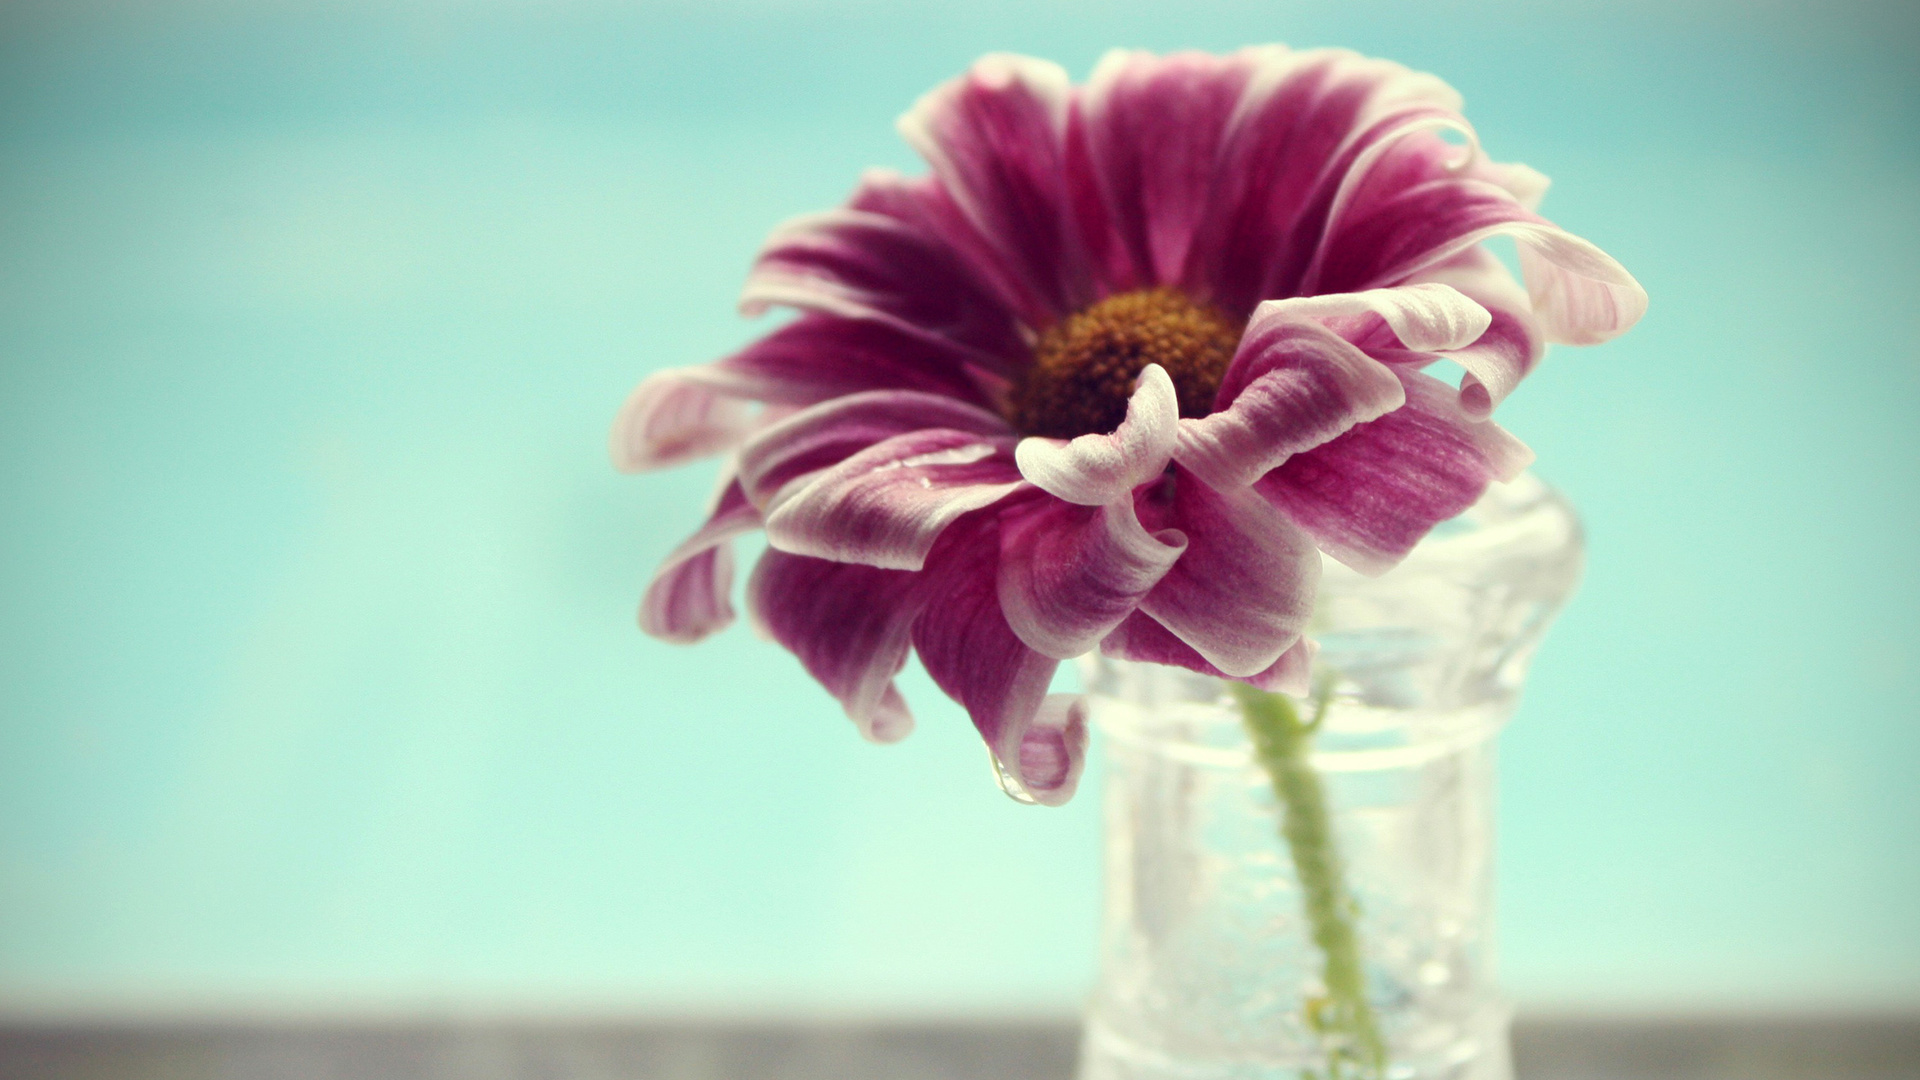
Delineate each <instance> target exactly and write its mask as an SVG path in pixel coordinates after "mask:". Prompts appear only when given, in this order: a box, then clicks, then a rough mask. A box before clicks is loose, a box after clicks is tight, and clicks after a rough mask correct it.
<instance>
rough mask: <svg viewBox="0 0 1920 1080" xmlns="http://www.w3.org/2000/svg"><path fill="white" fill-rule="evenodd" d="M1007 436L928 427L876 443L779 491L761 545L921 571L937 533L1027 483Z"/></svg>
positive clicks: (824, 557)
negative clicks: (765, 543)
mask: <svg viewBox="0 0 1920 1080" xmlns="http://www.w3.org/2000/svg"><path fill="white" fill-rule="evenodd" d="M1012 449H1013V448H1012V446H1011V440H1007V439H991V438H982V437H980V436H979V435H976V434H973V433H971V432H966V431H953V430H950V429H946V428H932V429H928V430H923V431H913V432H909V433H907V434H904V435H896V436H894V437H893V438H890V439H887V440H886V441H884V442H880V443H875V444H874V445H872V446H869V447H867V448H866V449H865V450H862V451H860V452H859V453H857V454H855V455H853V456H852V457H849V458H847V459H846V460H845V461H842V462H840V463H839V464H838V465H835V466H833V467H832V468H830V469H826V470H824V471H822V472H820V473H818V474H815V475H813V476H812V477H809V478H804V479H801V480H799V481H796V482H794V483H791V484H788V485H787V486H785V487H783V488H781V489H780V491H779V492H778V493H776V494H775V495H774V497H773V499H772V501H771V502H770V503H769V504H768V507H767V542H768V543H769V544H772V545H773V546H774V547H777V548H779V549H781V550H782V551H790V552H793V553H795V554H798V555H812V556H815V557H816V558H822V559H834V560H837V561H840V562H857V563H865V564H867V565H869V566H880V567H886V568H888V569H893V570H918V569H920V567H921V566H922V565H923V564H924V563H925V561H926V558H927V553H928V552H930V551H932V550H933V544H934V541H936V540H938V539H939V538H940V533H941V532H942V531H944V530H945V529H946V527H947V526H948V525H950V524H952V523H953V522H954V521H955V520H956V519H958V518H959V517H960V516H961V515H962V514H965V513H968V512H969V511H973V510H978V509H981V508H982V507H986V506H991V505H993V504H994V503H996V502H999V501H1000V500H1001V499H1003V498H1005V497H1006V496H1008V495H1009V494H1012V493H1013V491H1014V490H1016V489H1017V488H1020V487H1021V486H1023V484H1024V483H1025V482H1024V481H1022V480H1021V479H1020V472H1019V470H1018V469H1016V468H1015V467H1014V464H1013V454H1012V452H1011V451H1012Z"/></svg>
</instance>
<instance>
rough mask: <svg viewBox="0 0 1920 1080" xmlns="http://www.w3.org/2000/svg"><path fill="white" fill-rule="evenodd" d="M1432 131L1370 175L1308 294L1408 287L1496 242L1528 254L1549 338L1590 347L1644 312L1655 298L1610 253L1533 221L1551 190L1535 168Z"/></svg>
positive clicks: (1358, 184) (1336, 226)
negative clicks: (1465, 153)
mask: <svg viewBox="0 0 1920 1080" xmlns="http://www.w3.org/2000/svg"><path fill="white" fill-rule="evenodd" d="M1468 149H1469V150H1470V151H1472V153H1471V154H1470V155H1469V157H1468V159H1467V160H1465V161H1462V160H1461V152H1460V150H1459V148H1456V147H1453V146H1450V145H1449V144H1447V143H1446V142H1444V141H1442V140H1441V139H1440V138H1438V137H1437V136H1435V135H1434V134H1432V133H1431V132H1427V131H1413V132H1409V133H1406V134H1405V135H1404V137H1401V138H1399V139H1397V141H1395V142H1394V143H1393V145H1392V146H1391V147H1390V148H1389V150H1388V151H1387V152H1385V153H1383V154H1381V155H1379V156H1378V159H1377V160H1376V161H1374V162H1372V163H1371V166H1370V168H1368V169H1367V170H1366V171H1365V172H1364V173H1359V172H1356V175H1355V176H1354V177H1353V178H1350V183H1349V188H1350V190H1351V195H1350V197H1348V198H1346V199H1345V200H1344V201H1343V202H1342V205H1341V208H1340V210H1339V213H1338V216H1337V217H1336V218H1335V219H1334V220H1332V221H1330V222H1329V224H1328V227H1327V233H1326V238H1325V240H1324V241H1323V243H1322V244H1321V245H1320V249H1319V251H1318V252H1317V253H1316V257H1315V258H1316V261H1315V263H1314V267H1313V270H1312V271H1311V272H1310V273H1309V274H1308V276H1307V278H1306V279H1305V285H1304V288H1305V291H1309V292H1346V291H1352V290H1356V289H1365V288H1369V287H1372V286H1378V285H1389V284H1394V283H1397V282H1402V281H1406V280H1408V279H1409V278H1411V277H1412V276H1414V275H1416V274H1418V273H1419V272H1420V271H1421V270H1423V269H1425V268H1427V267H1430V266H1433V265H1436V264H1439V263H1442V262H1445V261H1447V260H1448V259H1451V258H1453V257H1454V256H1455V255H1458V254H1459V253H1461V252H1462V251H1465V250H1466V249H1468V248H1470V247H1472V246H1474V245H1476V244H1479V243H1480V242H1481V241H1483V240H1486V239H1488V238H1489V237H1493V236H1498V235H1506V236H1511V237H1512V238H1513V239H1514V242H1515V243H1516V245H1517V246H1518V247H1519V249H1520V267H1521V271H1522V273H1523V276H1524V277H1525V278H1526V281H1527V291H1528V294H1529V297H1530V299H1531V303H1532V308H1533V313H1534V315H1535V317H1536V318H1537V319H1538V320H1539V324H1540V327H1541V329H1542V331H1543V332H1544V334H1545V336H1546V339H1547V340H1548V341H1553V342H1561V343H1564V344H1569V345H1591V344H1596V343H1598V342H1602V341H1606V340H1608V339H1610V338H1613V337H1615V336H1616V335H1618V334H1621V333H1623V332H1625V331H1626V330H1627V329H1628V328H1629V327H1631V326H1633V324H1634V323H1635V322H1638V321H1639V319H1640V316H1641V315H1643V314H1645V313H1646V308H1647V293H1646V290H1645V289H1643V288H1641V287H1640V283H1639V282H1637V281H1635V280H1634V279H1633V275H1631V274H1629V273H1627V271H1626V269H1625V268H1624V267H1622V266H1621V265H1620V264H1619V263H1617V262H1615V261H1614V260H1613V259H1612V258H1610V257H1609V256H1608V255H1607V254H1606V253H1605V252H1603V251H1601V250H1600V249H1599V248H1597V247H1595V246H1594V245H1593V244H1591V243H1589V242H1588V241H1586V240H1583V239H1581V238H1580V237H1577V236H1574V235H1573V234H1572V233H1569V232H1567V231H1566V230H1564V229H1561V228H1560V227H1559V226H1557V225H1554V224H1553V223H1552V222H1550V221H1547V220H1546V219H1545V218H1542V217H1540V216H1539V215H1538V214H1535V213H1534V212H1533V211H1532V209H1531V208H1530V206H1529V203H1530V202H1531V201H1533V200H1537V198H1538V197H1539V194H1540V192H1541V191H1543V190H1544V188H1545V181H1544V178H1541V177H1540V176H1539V174H1538V173H1534V172H1533V171H1532V170H1530V169H1524V168H1519V167H1514V166H1497V165H1493V164H1492V163H1489V162H1487V161H1485V160H1484V159H1482V158H1480V157H1479V156H1478V153H1477V148H1473V147H1470V148H1468Z"/></svg>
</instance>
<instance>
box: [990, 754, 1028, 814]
mask: <svg viewBox="0 0 1920 1080" xmlns="http://www.w3.org/2000/svg"><path fill="white" fill-rule="evenodd" d="M987 760H988V761H991V762H993V778H994V780H995V781H996V782H998V783H999V785H1000V790H1001V791H1004V792H1006V793H1007V798H1009V799H1012V800H1013V801H1014V802H1017V803H1021V804H1023V805H1025V806H1039V805H1040V800H1039V799H1036V798H1034V797H1033V796H1032V795H1031V794H1029V793H1028V791H1027V786H1026V785H1025V784H1022V783H1021V782H1020V778H1019V777H1018V776H1015V775H1014V774H1013V771H1012V770H1011V769H1008V768H1007V767H1006V765H1005V764H1003V763H1002V762H1001V761H1000V755H999V754H996V753H994V752H993V751H991V750H989V751H987Z"/></svg>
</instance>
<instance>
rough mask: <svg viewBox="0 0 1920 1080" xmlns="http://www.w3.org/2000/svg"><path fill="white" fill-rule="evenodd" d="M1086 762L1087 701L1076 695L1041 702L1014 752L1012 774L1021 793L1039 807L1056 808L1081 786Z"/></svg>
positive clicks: (1054, 695)
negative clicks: (1018, 747) (1081, 775)
mask: <svg viewBox="0 0 1920 1080" xmlns="http://www.w3.org/2000/svg"><path fill="white" fill-rule="evenodd" d="M1086 759H1087V699H1086V698H1084V697H1081V696H1080V695H1079V694H1048V695H1047V696H1046V697H1044V698H1042V699H1040V708H1039V709H1037V710H1035V712H1034V714H1033V721H1032V723H1030V724H1029V725H1027V730H1026V732H1025V733H1024V734H1022V735H1021V736H1020V749H1019V750H1018V751H1016V752H1015V761H1016V762H1017V767H1016V768H1015V769H1014V770H1012V771H1013V774H1014V776H1015V778H1016V779H1017V780H1018V781H1019V784H1020V788H1021V790H1022V791H1024V792H1025V793H1026V794H1027V796H1028V797H1029V798H1031V799H1033V801H1034V802H1037V803H1039V804H1040V805H1042V806H1059V805H1061V804H1062V803H1065V802H1066V801H1067V800H1068V799H1071V798H1073V791H1074V789H1075V788H1077V787H1079V786H1080V772H1081V768H1082V767H1083V766H1084V765H1085V764H1086ZM1001 768H1003V769H1004V768H1006V765H1005V764H1004V763H1002V765H1001Z"/></svg>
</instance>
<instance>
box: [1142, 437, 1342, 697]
mask: <svg viewBox="0 0 1920 1080" xmlns="http://www.w3.org/2000/svg"><path fill="white" fill-rule="evenodd" d="M1173 489H1174V490H1173V495H1172V498H1171V500H1170V501H1166V502H1163V501H1161V498H1160V496H1159V494H1158V492H1154V493H1153V494H1151V495H1149V496H1147V497H1145V498H1143V499H1142V500H1141V503H1140V515H1141V519H1142V521H1143V523H1144V524H1146V526H1147V527H1148V528H1177V529H1179V530H1180V531H1181V532H1183V533H1185V534H1186V536H1187V550H1186V553H1185V554H1183V555H1181V556H1180V561H1179V562H1177V563H1174V564H1173V568H1172V569H1171V570H1169V571H1167V574H1166V576H1165V577H1163V578H1161V579H1160V583H1159V584H1158V585H1155V586H1154V587H1153V591H1151V592H1149V593H1148V594H1147V595H1146V597H1145V599H1143V600H1141V602H1140V610H1141V611H1143V612H1145V613H1147V614H1148V615H1151V616H1153V618H1154V619H1155V620H1156V621H1158V622H1159V623H1160V624H1161V625H1162V626H1165V627H1166V628H1167V629H1168V630H1171V631H1173V633H1174V634H1175V635H1176V636H1178V637H1179V638H1180V640H1182V641H1184V642H1186V643H1187V644H1188V645H1191V646H1192V647H1193V649H1194V651H1196V652H1198V653H1199V654H1200V655H1201V656H1202V657H1204V658H1205V659H1206V661H1207V662H1208V663H1209V664H1212V665H1213V666H1215V667H1217V668H1219V669H1220V670H1221V671H1223V672H1225V673H1226V674H1228V675H1230V676H1232V677H1234V678H1245V677H1246V676H1249V675H1254V674H1257V673H1259V672H1261V671H1264V670H1266V669H1267V668H1268V667H1269V666H1271V665H1272V664H1273V662H1274V661H1275V660H1278V659H1279V658H1280V654H1281V653H1284V652H1286V651H1287V649H1288V648H1289V647H1291V646H1292V645H1293V644H1294V642H1295V641H1297V640H1299V637H1300V632H1301V630H1302V629H1304V628H1305V627H1306V625H1307V619H1308V617H1309V616H1311V615H1312V614H1313V597H1314V590H1315V589H1316V587H1317V586H1318V585H1319V582H1320V555H1319V553H1318V552H1317V551H1315V550H1314V548H1313V541H1312V539H1311V538H1310V537H1308V536H1307V534H1306V533H1304V532H1302V531H1301V530H1300V529H1299V528H1298V527H1297V526H1295V525H1294V524H1293V523H1292V522H1291V521H1288V520H1287V518H1286V517H1285V516H1284V515H1282V514H1281V513H1280V512H1279V511H1277V510H1275V509H1274V508H1273V507H1272V506H1271V505H1269V504H1268V503H1267V502H1266V501H1265V500H1264V499H1262V498H1260V496H1258V495H1256V494H1254V493H1253V491H1252V490H1250V489H1248V488H1235V489H1231V490H1228V491H1224V492H1223V491H1216V490H1214V489H1213V488H1210V487H1208V486H1207V485H1206V484H1204V483H1201V482H1200V480H1199V479H1198V478H1197V477H1195V476H1193V475H1192V474H1191V473H1186V472H1184V470H1183V471H1180V472H1178V473H1176V475H1175V481H1174V484H1173Z"/></svg>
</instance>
